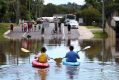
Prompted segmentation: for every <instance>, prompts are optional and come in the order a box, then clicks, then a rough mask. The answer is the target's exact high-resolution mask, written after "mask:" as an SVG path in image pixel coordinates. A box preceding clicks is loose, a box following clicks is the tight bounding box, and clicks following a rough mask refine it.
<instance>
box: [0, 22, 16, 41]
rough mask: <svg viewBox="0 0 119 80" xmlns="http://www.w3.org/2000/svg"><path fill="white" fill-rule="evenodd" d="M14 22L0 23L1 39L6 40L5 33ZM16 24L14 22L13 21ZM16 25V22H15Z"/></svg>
mask: <svg viewBox="0 0 119 80" xmlns="http://www.w3.org/2000/svg"><path fill="white" fill-rule="evenodd" d="M10 24H12V23H0V41H2V40H5V38H4V37H3V34H4V33H5V32H6V31H7V30H9V26H10ZM13 24H14V23H13ZM14 25H15V24H14Z"/></svg>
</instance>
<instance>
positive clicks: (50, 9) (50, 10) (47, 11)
mask: <svg viewBox="0 0 119 80" xmlns="http://www.w3.org/2000/svg"><path fill="white" fill-rule="evenodd" d="M43 12H44V13H43V16H48V17H51V16H53V14H56V13H57V7H56V6H55V5H54V4H51V3H49V4H47V5H45V6H44V9H43Z"/></svg>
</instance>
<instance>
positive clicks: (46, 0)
mask: <svg viewBox="0 0 119 80" xmlns="http://www.w3.org/2000/svg"><path fill="white" fill-rule="evenodd" d="M68 2H71V3H73V2H75V3H77V4H78V5H83V4H84V3H85V0H44V4H48V3H53V4H56V5H59V4H66V3H68Z"/></svg>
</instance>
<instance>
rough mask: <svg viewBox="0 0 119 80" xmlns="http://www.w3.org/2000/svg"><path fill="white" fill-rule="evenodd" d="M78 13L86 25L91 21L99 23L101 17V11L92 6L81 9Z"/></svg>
mask: <svg viewBox="0 0 119 80" xmlns="http://www.w3.org/2000/svg"><path fill="white" fill-rule="evenodd" d="M79 15H80V16H81V17H82V18H83V19H84V22H85V24H86V25H91V24H92V22H93V21H95V22H97V23H99V22H100V19H101V13H100V12H99V11H98V10H97V9H95V8H93V7H89V8H86V9H83V10H82V11H81V12H80V14H79Z"/></svg>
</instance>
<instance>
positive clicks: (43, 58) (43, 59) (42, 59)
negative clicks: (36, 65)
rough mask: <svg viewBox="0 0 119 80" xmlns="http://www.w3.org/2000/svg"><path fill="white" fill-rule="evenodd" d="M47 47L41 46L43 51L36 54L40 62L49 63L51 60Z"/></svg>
mask: <svg viewBox="0 0 119 80" xmlns="http://www.w3.org/2000/svg"><path fill="white" fill-rule="evenodd" d="M46 51H47V49H46V48H45V47H42V48H41V52H40V53H39V54H38V55H37V56H36V58H37V60H38V61H39V62H40V63H47V62H48V60H49V57H48V55H47V54H46Z"/></svg>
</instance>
